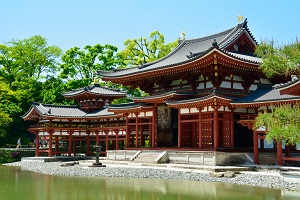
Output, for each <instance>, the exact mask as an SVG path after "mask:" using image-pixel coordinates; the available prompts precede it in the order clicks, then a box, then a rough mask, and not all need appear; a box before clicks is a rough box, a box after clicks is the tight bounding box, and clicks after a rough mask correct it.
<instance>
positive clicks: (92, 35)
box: [0, 0, 300, 51]
mask: <svg viewBox="0 0 300 200" xmlns="http://www.w3.org/2000/svg"><path fill="white" fill-rule="evenodd" d="M299 8H300V1H299V0H247V1H246V0H189V1H184V0H148V1H146V0H106V1H105V0H0V43H5V42H8V41H10V40H12V39H25V38H29V37H31V36H33V35H41V36H43V37H45V38H46V39H47V41H48V44H49V45H56V46H59V47H60V48H62V49H63V50H64V51H65V50H67V49H69V48H72V47H74V46H77V47H80V48H82V47H84V46H85V45H95V44H101V45H104V44H111V45H114V46H117V47H118V48H119V50H121V49H123V48H124V46H123V43H124V41H125V40H126V39H133V38H138V37H148V36H149V34H150V33H151V32H152V31H154V30H158V31H159V32H160V33H162V34H163V35H164V36H165V41H166V42H172V41H175V40H176V39H177V38H178V37H179V36H180V33H181V31H183V30H184V31H186V38H187V39H192V38H198V37H203V36H207V35H210V34H214V33H218V32H221V31H224V30H227V29H229V28H232V27H234V26H235V25H237V23H238V22H237V15H238V14H240V15H243V16H244V17H245V18H248V25H249V27H250V30H251V31H252V33H253V35H254V37H255V38H256V40H257V41H258V42H260V41H261V39H266V38H268V39H274V40H275V41H277V42H278V43H279V44H282V43H284V44H285V43H289V42H291V41H295V39H296V37H297V36H298V37H299V35H300V34H299V33H300V23H299V22H300V10H299Z"/></svg>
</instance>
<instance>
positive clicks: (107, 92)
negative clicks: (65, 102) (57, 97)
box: [63, 84, 126, 97]
mask: <svg viewBox="0 0 300 200" xmlns="http://www.w3.org/2000/svg"><path fill="white" fill-rule="evenodd" d="M84 93H90V94H97V95H102V96H126V93H125V92H120V91H117V90H113V89H110V88H106V87H102V86H100V85H99V84H93V85H90V86H87V87H84V88H80V89H77V90H72V91H70V92H64V93H63V96H65V97H69V96H77V95H80V94H84Z"/></svg>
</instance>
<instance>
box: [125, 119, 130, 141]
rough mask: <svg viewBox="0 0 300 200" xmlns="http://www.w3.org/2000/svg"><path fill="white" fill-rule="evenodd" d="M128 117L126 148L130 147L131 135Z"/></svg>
mask: <svg viewBox="0 0 300 200" xmlns="http://www.w3.org/2000/svg"><path fill="white" fill-rule="evenodd" d="M128 115H129V114H126V147H130V133H129V125H128V123H129V120H128Z"/></svg>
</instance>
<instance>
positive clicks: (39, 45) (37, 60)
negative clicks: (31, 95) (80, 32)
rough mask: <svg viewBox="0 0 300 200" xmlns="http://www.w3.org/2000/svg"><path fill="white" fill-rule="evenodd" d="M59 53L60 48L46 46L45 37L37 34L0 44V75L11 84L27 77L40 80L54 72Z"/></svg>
mask: <svg viewBox="0 0 300 200" xmlns="http://www.w3.org/2000/svg"><path fill="white" fill-rule="evenodd" d="M61 53H62V51H61V49H60V48H58V47H56V46H48V44H47V41H46V39H45V38H43V37H41V36H38V35H36V36H33V37H31V38H29V39H24V40H12V41H11V42H8V43H7V44H2V45H0V76H1V77H2V78H3V80H4V81H5V82H6V83H9V84H10V85H11V86H12V85H13V83H14V82H20V81H22V80H24V79H27V78H31V79H33V80H34V81H39V80H42V79H44V78H45V75H49V74H55V73H56V71H57V64H58V58H59V56H60V55H61Z"/></svg>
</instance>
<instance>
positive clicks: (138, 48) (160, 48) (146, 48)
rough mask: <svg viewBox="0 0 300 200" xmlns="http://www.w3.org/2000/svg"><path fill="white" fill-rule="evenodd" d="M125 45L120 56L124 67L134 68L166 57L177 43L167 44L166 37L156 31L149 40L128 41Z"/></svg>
mask: <svg viewBox="0 0 300 200" xmlns="http://www.w3.org/2000/svg"><path fill="white" fill-rule="evenodd" d="M124 45H125V49H124V50H122V51H121V52H120V53H119V54H118V56H119V58H120V59H121V60H123V62H124V65H123V66H122V67H132V66H137V65H142V64H145V63H148V62H152V61H155V60H158V59H160V58H163V57H165V56H166V55H167V54H169V53H170V52H171V51H172V50H173V49H174V48H175V47H176V45H177V41H175V42H171V43H167V44H165V38H164V36H163V35H162V34H161V33H159V32H158V31H154V32H152V33H150V36H149V38H148V39H147V38H143V37H141V38H138V39H128V40H126V41H125V43H124Z"/></svg>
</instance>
